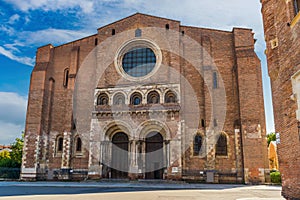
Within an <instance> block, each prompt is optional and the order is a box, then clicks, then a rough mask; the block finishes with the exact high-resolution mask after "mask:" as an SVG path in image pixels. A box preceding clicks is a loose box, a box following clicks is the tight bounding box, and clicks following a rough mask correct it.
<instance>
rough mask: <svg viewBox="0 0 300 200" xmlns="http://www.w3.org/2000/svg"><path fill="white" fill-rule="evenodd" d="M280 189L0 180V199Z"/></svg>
mask: <svg viewBox="0 0 300 200" xmlns="http://www.w3.org/2000/svg"><path fill="white" fill-rule="evenodd" d="M280 192H281V187H276V186H245V185H214V184H164V183H159V184H154V183H152V184H149V183H131V182H130V183H101V182H100V183H99V182H91V183H67V182H33V183H24V182H0V199H1V200H2V199H10V200H15V199H16V200H17V199H18V200H19V199H25V200H28V199H33V200H41V198H42V200H55V199H59V200H70V199H72V200H89V199H93V200H94V199H107V200H121V199H126V200H127V199H130V200H138V199H142V200H186V199H187V200H219V199H220V200H283V198H282V197H281V196H280Z"/></svg>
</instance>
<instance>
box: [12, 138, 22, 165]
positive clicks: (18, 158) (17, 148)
mask: <svg viewBox="0 0 300 200" xmlns="http://www.w3.org/2000/svg"><path fill="white" fill-rule="evenodd" d="M23 145H24V133H22V136H21V138H16V140H15V142H14V143H13V144H12V145H11V150H12V151H11V152H10V157H11V160H12V161H13V162H15V163H16V164H17V165H18V166H20V167H21V164H22V154H23Z"/></svg>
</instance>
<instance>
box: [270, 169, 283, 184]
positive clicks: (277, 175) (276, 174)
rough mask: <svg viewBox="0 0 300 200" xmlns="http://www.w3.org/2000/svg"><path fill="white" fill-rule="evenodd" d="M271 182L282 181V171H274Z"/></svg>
mask: <svg viewBox="0 0 300 200" xmlns="http://www.w3.org/2000/svg"><path fill="white" fill-rule="evenodd" d="M270 175H271V182H272V183H281V175H280V172H278V171H277V172H272V173H271V174H270Z"/></svg>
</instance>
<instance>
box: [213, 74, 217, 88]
mask: <svg viewBox="0 0 300 200" xmlns="http://www.w3.org/2000/svg"><path fill="white" fill-rule="evenodd" d="M213 88H214V89H216V88H218V74H217V72H213Z"/></svg>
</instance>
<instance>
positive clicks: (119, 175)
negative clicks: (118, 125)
mask: <svg viewBox="0 0 300 200" xmlns="http://www.w3.org/2000/svg"><path fill="white" fill-rule="evenodd" d="M111 178H113V179H126V178H128V136H127V135H126V134H125V133H123V132H119V133H116V134H115V135H114V136H113V138H112V162H111Z"/></svg>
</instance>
